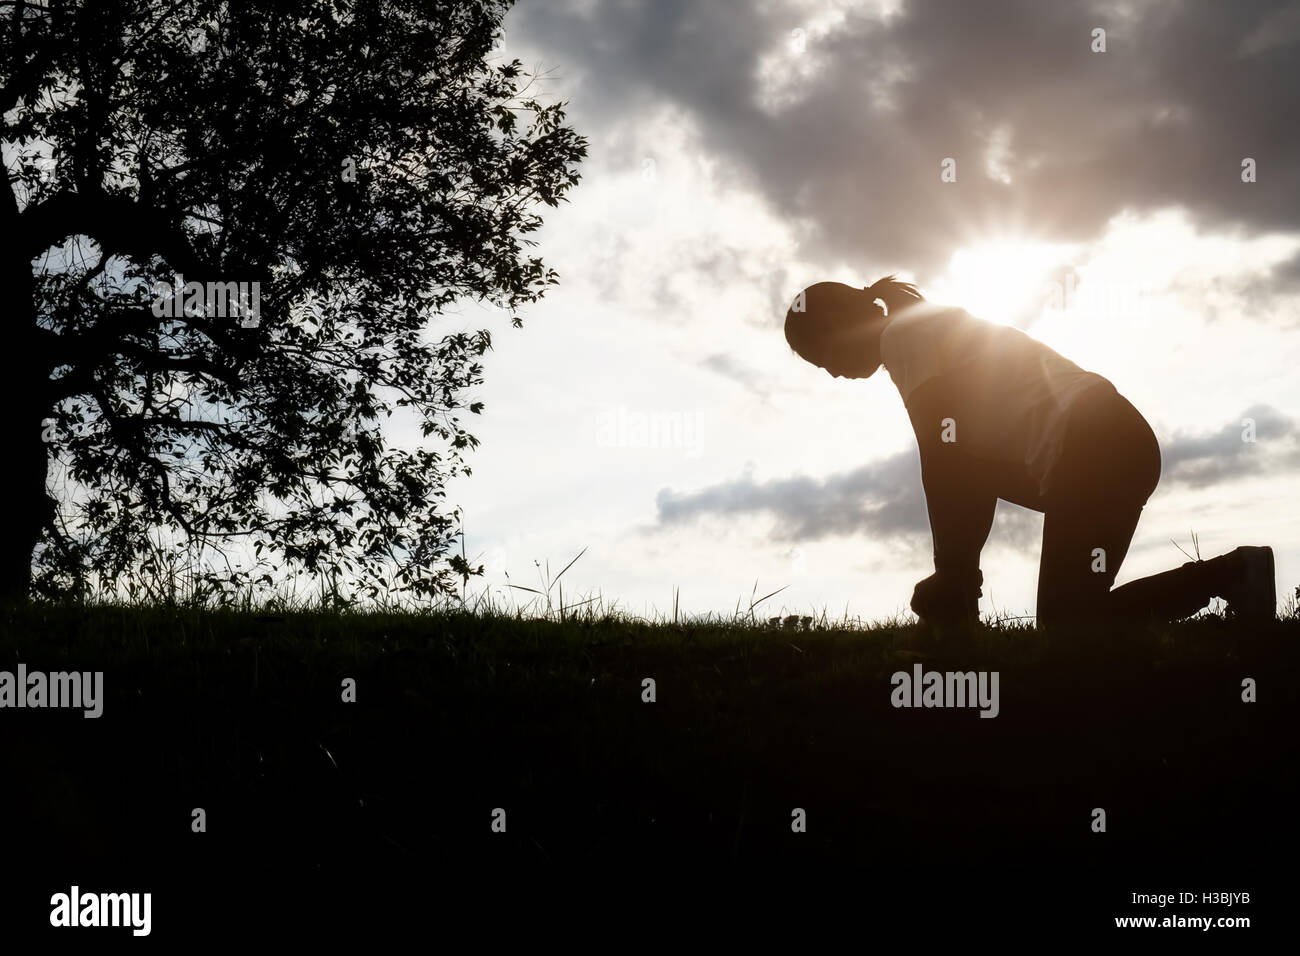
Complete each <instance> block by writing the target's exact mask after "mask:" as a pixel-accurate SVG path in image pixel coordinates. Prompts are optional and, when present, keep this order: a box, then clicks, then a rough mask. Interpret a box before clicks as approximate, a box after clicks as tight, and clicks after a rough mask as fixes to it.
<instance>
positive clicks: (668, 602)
mask: <svg viewBox="0 0 1300 956" xmlns="http://www.w3.org/2000/svg"><path fill="white" fill-rule="evenodd" d="M1099 29H1100V30H1104V31H1105V33H1104V42H1105V49H1104V51H1099V50H1094V47H1095V46H1097V45H1098V34H1096V33H1095V31H1097V30H1099ZM1298 54H1300V4H1295V3H1289V4H1286V3H1263V2H1242V3H1233V4H1224V3H1215V2H1202V3H1196V2H1172V0H1166V2H1162V0H1153V2H1145V3H1141V4H1125V3H1092V4H1089V3H1071V4H1044V3H1041V2H1031V0H990V2H981V3H978V4H974V3H963V2H946V3H939V2H928V0H927V2H918V0H887V2H855V3H847V2H834V0H818V2H804V0H764V2H756V3H754V2H745V3H740V2H737V3H731V2H725V0H710V2H707V3H701V2H696V0H600V2H596V0H547V2H529V0H524V2H523V3H521V4H520V5H519V6H517V7H516V8H514V9H513V10H512V11H511V12H510V14H509V15H508V17H507V20H506V30H505V37H504V42H503V45H502V47H501V49H500V51H499V55H501V56H503V57H519V58H520V59H521V60H522V61H523V63H524V66H525V68H527V69H528V70H529V71H530V72H534V73H537V74H538V79H537V81H536V85H535V90H536V91H537V92H539V93H540V94H541V95H542V96H544V97H546V98H548V99H551V100H563V101H566V102H567V103H568V104H569V106H568V117H569V121H570V122H571V123H572V124H573V125H574V126H575V127H576V128H577V129H578V131H579V132H580V133H582V134H583V135H585V136H586V137H587V138H588V139H589V142H590V155H589V158H588V160H587V161H586V162H585V164H584V166H583V180H582V182H581V183H580V184H579V185H578V186H577V187H576V188H575V189H574V190H573V191H572V193H571V194H570V202H568V203H567V204H564V205H562V206H561V207H560V208H559V209H557V210H549V211H548V215H547V217H546V225H545V227H544V228H543V230H541V232H540V233H539V234H538V235H537V237H536V238H537V239H538V240H539V245H538V247H537V250H536V251H537V252H538V254H540V255H542V256H543V258H544V259H545V260H546V262H547V264H548V265H549V266H551V267H553V268H555V269H556V270H557V271H558V272H559V274H560V284H559V285H558V286H555V287H553V288H552V289H551V290H550V291H549V292H548V293H547V296H546V298H545V299H544V300H543V301H542V302H540V303H538V304H536V305H533V306H530V307H528V308H527V309H526V310H525V311H523V312H522V313H521V315H522V318H523V320H524V327H523V329H520V330H515V329H512V328H511V327H510V324H509V319H508V317H506V316H503V315H499V314H494V313H492V312H491V311H490V310H487V309H483V308H480V307H478V306H475V305H472V304H467V305H466V306H465V307H464V309H463V310H462V311H461V313H460V314H459V315H449V316H446V317H444V318H443V319H442V322H443V323H445V324H446V326H447V327H448V328H451V327H454V326H457V325H459V326H462V327H467V328H479V327H486V328H490V329H492V330H493V332H494V335H493V344H494V347H493V350H492V351H491V352H490V353H489V354H488V355H487V356H486V359H485V361H484V362H483V365H484V368H485V383H484V384H483V385H482V386H480V387H479V388H478V389H476V395H477V398H478V399H480V400H482V401H483V402H484V403H485V409H484V412H483V415H482V416H481V418H476V419H474V420H473V422H472V423H471V424H472V426H474V427H473V428H472V430H473V432H474V434H475V435H476V436H477V437H478V438H479V439H480V440H481V442H482V444H481V445H480V447H479V448H478V449H477V450H476V451H475V452H473V453H472V455H471V459H470V464H471V466H472V468H473V474H472V476H471V477H468V478H462V479H457V480H456V481H455V482H453V483H452V485H451V486H450V487H449V491H448V500H449V502H451V503H452V504H453V505H456V506H459V507H460V508H461V510H462V512H463V515H464V527H465V533H466V539H465V541H466V550H467V555H468V556H469V557H470V558H471V559H474V560H476V561H478V562H480V563H483V564H484V565H485V575H484V577H483V578H482V579H480V580H479V581H478V582H477V583H476V584H472V585H471V591H479V592H483V591H485V590H486V591H487V592H488V593H490V594H491V595H492V596H493V597H494V598H497V597H500V598H501V599H503V600H506V601H510V600H517V601H519V603H521V604H522V603H524V602H525V601H526V600H527V599H528V598H530V597H531V595H529V594H527V593H526V592H522V591H518V590H514V589H508V588H507V585H509V584H515V585H522V586H525V587H534V588H535V587H537V586H538V582H539V580H541V576H542V575H543V574H544V572H545V569H546V567H547V565H548V564H549V568H550V573H551V575H552V576H554V575H555V574H556V573H558V572H559V570H560V569H561V568H563V567H564V566H565V565H566V564H567V563H568V562H569V561H570V560H571V559H572V558H573V557H574V556H575V555H577V554H579V553H580V552H583V549H586V550H585V552H583V553H582V557H581V558H580V559H579V560H578V561H577V562H576V563H575V564H574V565H573V566H572V567H571V568H570V569H569V570H568V571H567V572H566V574H565V576H564V578H563V583H564V595H565V601H566V603H571V602H573V601H575V600H582V599H585V598H599V600H600V601H601V602H602V603H603V605H604V606H605V607H614V608H617V609H619V610H623V611H626V612H628V613H632V614H637V615H645V616H655V615H663V614H667V615H671V614H672V612H673V608H674V601H676V602H677V606H678V608H679V612H680V613H683V614H688V615H699V614H708V613H717V614H722V615H730V614H732V613H734V612H735V610H736V609H737V607H739V608H740V609H741V610H745V609H747V608H748V607H749V604H750V602H751V600H752V599H753V598H755V597H762V596H764V595H766V594H768V593H770V592H772V591H776V590H777V589H780V588H783V589H784V590H781V591H780V593H779V594H777V595H775V596H773V597H770V598H768V599H767V600H766V601H764V602H762V603H761V604H759V605H758V607H757V608H756V609H755V613H757V614H759V615H761V616H762V617H769V616H775V615H777V614H813V615H818V616H820V615H821V614H822V613H823V612H825V613H826V614H827V615H828V616H829V617H830V618H832V619H839V618H842V617H844V616H848V617H849V618H857V619H862V620H867V621H869V620H879V619H884V618H890V617H893V616H895V615H902V616H904V617H910V611H908V610H907V604H908V601H909V599H910V597H911V593H912V587H913V585H914V584H915V583H916V582H917V581H918V580H920V579H921V578H923V577H925V576H927V575H928V574H930V573H931V571H932V570H933V568H932V566H931V542H930V536H929V525H928V521H927V519H926V513H925V504H924V496H923V494H922V490H921V487H920V480H919V474H920V473H919V460H918V458H917V452H916V447H915V439H914V438H913V436H912V433H911V429H910V425H909V422H908V419H907V415H906V412H905V410H904V408H903V405H902V401H901V399H900V397H899V395H898V392H897V390H896V389H895V387H894V385H893V383H892V382H891V381H890V379H889V377H888V375H887V374H886V373H884V372H883V371H882V372H879V373H877V374H876V375H875V376H873V377H872V378H869V379H865V380H857V381H850V380H844V379H838V380H834V379H832V378H831V377H830V376H828V375H827V373H826V372H825V371H824V370H822V369H819V368H816V367H815V366H812V365H810V364H808V363H806V362H803V361H802V360H800V359H799V358H798V357H797V356H795V355H794V354H793V353H792V352H791V351H790V349H789V347H788V346H787V344H786V342H785V338H784V335H783V332H782V325H783V321H784V314H785V310H786V308H787V306H788V305H789V304H790V302H791V300H792V299H793V297H794V296H795V294H796V293H797V292H798V291H799V290H800V289H801V288H803V287H805V286H807V285H809V284H811V283H813V282H817V281H830V280H833V281H841V282H847V283H850V284H853V285H856V286H865V285H868V284H870V283H872V282H874V281H875V280H876V279H878V278H880V277H881V276H883V275H886V274H888V273H893V272H897V273H898V274H899V276H900V277H902V278H905V279H908V280H911V281H915V282H916V283H917V284H918V285H919V286H920V288H921V291H922V293H923V294H924V295H925V296H926V297H927V298H928V299H931V300H932V301H936V302H940V303H946V304H951V305H956V306H960V307H962V308H965V309H967V310H969V311H970V312H971V313H973V314H975V315H977V316H979V317H981V318H985V319H988V320H990V321H994V322H1003V323H1007V324H1011V325H1014V326H1016V327H1018V328H1021V329H1023V330H1024V331H1025V332H1026V333H1027V334H1029V335H1031V336H1033V337H1034V338H1037V339H1038V340H1040V341H1042V342H1044V343H1046V344H1047V345H1049V346H1051V347H1052V348H1054V349H1056V350H1057V351H1059V352H1061V353H1062V354H1064V355H1065V356H1066V357H1068V358H1070V359H1072V360H1073V361H1074V362H1076V363H1077V364H1079V365H1081V366H1082V367H1084V368H1085V369H1088V370H1091V371H1094V372H1097V373H1099V374H1101V375H1103V376H1105V377H1106V378H1108V379H1110V380H1111V381H1112V382H1113V383H1114V384H1115V386H1116V388H1118V389H1119V391H1120V392H1121V394H1123V395H1124V396H1125V397H1127V398H1128V399H1129V400H1130V401H1131V402H1133V404H1134V405H1135V406H1136V407H1137V408H1138V409H1139V410H1140V411H1141V412H1142V414H1143V415H1144V416H1145V417H1146V419H1147V420H1148V421H1149V422H1150V424H1151V426H1152V428H1153V429H1154V431H1155V433H1156V435H1157V437H1158V439H1159V441H1160V445H1161V451H1162V457H1163V473H1162V477H1161V480H1160V484H1159V487H1158V488H1157V490H1156V492H1155V493H1154V495H1153V496H1152V497H1151V499H1150V500H1149V502H1148V503H1147V506H1146V508H1145V510H1144V512H1143V516H1142V519H1141V521H1140V523H1139V525H1138V528H1137V532H1136V534H1135V535H1134V539H1133V544H1132V547H1131V548H1130V551H1129V555H1128V557H1127V559H1126V561H1125V563H1124V565H1123V567H1122V568H1121V570H1120V572H1119V576H1118V578H1117V584H1123V583H1124V582H1125V581H1129V580H1133V579H1134V578H1137V577H1141V576H1143V575H1145V574H1150V573H1153V572H1156V571H1160V570H1164V569H1166V568H1170V567H1175V566H1177V565H1179V564H1181V563H1183V562H1184V561H1186V560H1187V558H1186V557H1185V556H1184V554H1183V552H1182V551H1180V550H1179V548H1180V547H1181V548H1182V549H1184V550H1186V551H1187V552H1192V551H1193V542H1192V539H1193V534H1194V535H1195V536H1196V539H1197V540H1198V542H1199V547H1200V553H1201V555H1202V556H1204V557H1209V556H1211V555H1215V554H1219V553H1222V552H1225V551H1229V550H1231V549H1232V548H1234V547H1236V546H1237V545H1242V544H1252V545H1259V544H1268V545H1272V546H1273V548H1274V550H1275V552H1276V554H1277V570H1278V587H1279V599H1282V598H1284V597H1286V596H1288V595H1290V594H1291V592H1292V589H1293V588H1294V587H1295V586H1296V585H1300V519H1298V518H1297V512H1296V509H1295V507H1294V502H1295V491H1296V488H1297V478H1298V477H1300V428H1298V427H1297V423H1298V422H1300V389H1298V388H1297V385H1296V378H1295V374H1294V370H1295V369H1296V368H1297V367H1298V366H1300V334H1297V332H1298V326H1300V150H1298V149H1297V147H1298V146H1300V142H1298V141H1300V127H1298V126H1297V124H1296V123H1295V117H1296V116H1297V115H1300V103H1298V102H1297V101H1298V100H1300V89H1298V88H1297V85H1296V84H1295V83H1294V81H1293V80H1294V74H1295V68H1294V60H1295V58H1296V57H1297V55H1298ZM946 160H950V161H952V162H951V163H949V164H948V165H949V168H955V171H956V179H955V181H952V182H945V181H943V177H942V176H941V173H942V172H943V168H944V164H945V161H946ZM1247 160H1251V161H1253V162H1249V163H1247V162H1246V161H1247ZM1243 164H1244V165H1243ZM1246 167H1250V171H1247V169H1246ZM1250 172H1253V176H1252V175H1250ZM1252 178H1253V181H1250V182H1247V181H1243V179H1252ZM1246 422H1249V424H1244V423H1246ZM1252 432H1253V438H1254V440H1253V441H1251V440H1247V438H1248V437H1250V436H1251V433H1252ZM1041 530H1042V516H1041V515H1040V514H1037V513H1034V512H1030V511H1026V510H1024V509H1020V508H1017V507H1015V506H1013V505H1010V504H1007V503H1005V502H1001V503H999V505H998V517H997V519H996V522H995V524H994V529H993V532H992V534H991V535H990V539H989V543H988V545H987V546H986V548H985V551H984V556H983V563H982V568H983V571H984V580H985V586H984V597H983V598H982V599H981V611H982V613H983V614H985V615H986V616H988V617H995V618H1014V617H1021V616H1025V615H1031V614H1032V613H1033V609H1034V594H1035V587H1036V580H1037V568H1038V549H1039V544H1040V540H1041ZM539 565H540V567H539ZM553 593H555V592H553Z"/></svg>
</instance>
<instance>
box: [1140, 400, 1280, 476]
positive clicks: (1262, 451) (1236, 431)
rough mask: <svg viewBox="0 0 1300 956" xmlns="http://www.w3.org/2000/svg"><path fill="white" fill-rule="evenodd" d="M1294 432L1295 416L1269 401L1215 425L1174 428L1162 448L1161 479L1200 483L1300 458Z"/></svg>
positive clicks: (1258, 471)
mask: <svg viewBox="0 0 1300 956" xmlns="http://www.w3.org/2000/svg"><path fill="white" fill-rule="evenodd" d="M1248 422H1250V423H1253V426H1251V425H1248V424H1247V423H1248ZM1251 427H1253V432H1254V434H1253V440H1251V432H1250V429H1251ZM1297 438H1300V428H1297V425H1296V422H1295V421H1294V420H1293V419H1290V418H1287V417H1286V416H1285V415H1283V414H1282V413H1281V412H1279V411H1278V410H1277V409H1275V408H1273V407H1271V406H1269V405H1254V406H1252V407H1250V408H1248V409H1246V410H1245V411H1244V412H1242V413H1241V414H1240V415H1239V416H1238V417H1237V418H1236V419H1235V420H1234V421H1230V422H1228V423H1227V424H1226V425H1224V426H1223V427H1222V428H1220V429H1219V430H1218V431H1214V432H1210V433H1206V434H1194V433H1188V432H1176V433H1175V434H1174V436H1173V438H1172V439H1171V440H1170V441H1168V442H1166V443H1165V444H1164V445H1162V446H1161V449H1160V458H1161V482H1162V483H1165V484H1184V485H1188V486H1190V487H1192V488H1203V487H1205V486H1207V485H1213V484H1227V483H1230V482H1232V481H1234V480H1237V479H1241V478H1248V477H1252V476H1255V475H1259V474H1263V473H1266V472H1269V471H1274V470H1282V469H1286V468H1289V467H1294V466H1295V465H1296V464H1300V442H1298V441H1297Z"/></svg>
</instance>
